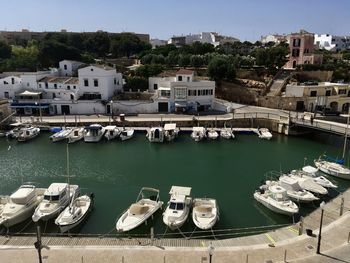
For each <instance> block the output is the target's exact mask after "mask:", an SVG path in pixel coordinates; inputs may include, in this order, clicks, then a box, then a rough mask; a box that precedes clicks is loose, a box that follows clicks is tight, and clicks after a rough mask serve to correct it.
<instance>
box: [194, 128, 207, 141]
mask: <svg viewBox="0 0 350 263" xmlns="http://www.w3.org/2000/svg"><path fill="white" fill-rule="evenodd" d="M205 137H206V129H205V128H204V127H193V129H192V133H191V138H192V139H194V140H195V141H196V142H199V141H201V140H203V139H204V138H205Z"/></svg>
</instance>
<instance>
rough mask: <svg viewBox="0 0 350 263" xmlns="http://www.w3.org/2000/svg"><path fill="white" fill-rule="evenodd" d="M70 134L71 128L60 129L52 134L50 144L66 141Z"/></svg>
mask: <svg viewBox="0 0 350 263" xmlns="http://www.w3.org/2000/svg"><path fill="white" fill-rule="evenodd" d="M71 133H72V128H69V127H68V128H65V129H62V130H61V131H59V132H56V133H54V134H53V135H51V136H50V139H51V140H52V142H58V141H62V140H65V139H67V138H68V137H69V135H70V134H71Z"/></svg>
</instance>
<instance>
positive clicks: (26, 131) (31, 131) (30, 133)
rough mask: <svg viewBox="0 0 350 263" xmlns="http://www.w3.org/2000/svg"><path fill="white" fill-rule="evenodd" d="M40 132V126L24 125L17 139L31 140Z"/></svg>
mask: <svg viewBox="0 0 350 263" xmlns="http://www.w3.org/2000/svg"><path fill="white" fill-rule="evenodd" d="M39 133H40V129H39V128H38V127H32V126H30V127H24V128H21V129H20V131H19V134H18V137H17V141H19V142H26V141H29V140H31V139H33V138H35V137H36V136H38V135H39Z"/></svg>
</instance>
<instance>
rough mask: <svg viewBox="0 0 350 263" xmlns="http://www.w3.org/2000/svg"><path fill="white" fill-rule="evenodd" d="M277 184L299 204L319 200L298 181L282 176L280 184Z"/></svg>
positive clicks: (279, 180)
mask: <svg viewBox="0 0 350 263" xmlns="http://www.w3.org/2000/svg"><path fill="white" fill-rule="evenodd" d="M275 183H277V184H279V185H280V186H282V187H283V188H284V189H286V190H287V195H288V197H289V198H290V199H291V200H292V201H295V202H298V203H309V202H312V201H316V200H318V199H319V198H318V197H316V196H315V195H314V194H313V193H310V192H309V191H306V190H304V189H302V188H301V187H300V185H299V183H298V181H297V180H295V179H293V178H291V177H289V176H285V175H282V176H281V177H280V178H279V179H278V182H275ZM266 184H267V183H266Z"/></svg>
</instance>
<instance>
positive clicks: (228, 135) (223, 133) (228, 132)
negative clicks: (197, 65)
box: [220, 128, 235, 139]
mask: <svg viewBox="0 0 350 263" xmlns="http://www.w3.org/2000/svg"><path fill="white" fill-rule="evenodd" d="M220 137H222V138H224V139H234V138H235V135H234V134H233V131H232V129H231V128H223V129H221V130H220Z"/></svg>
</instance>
